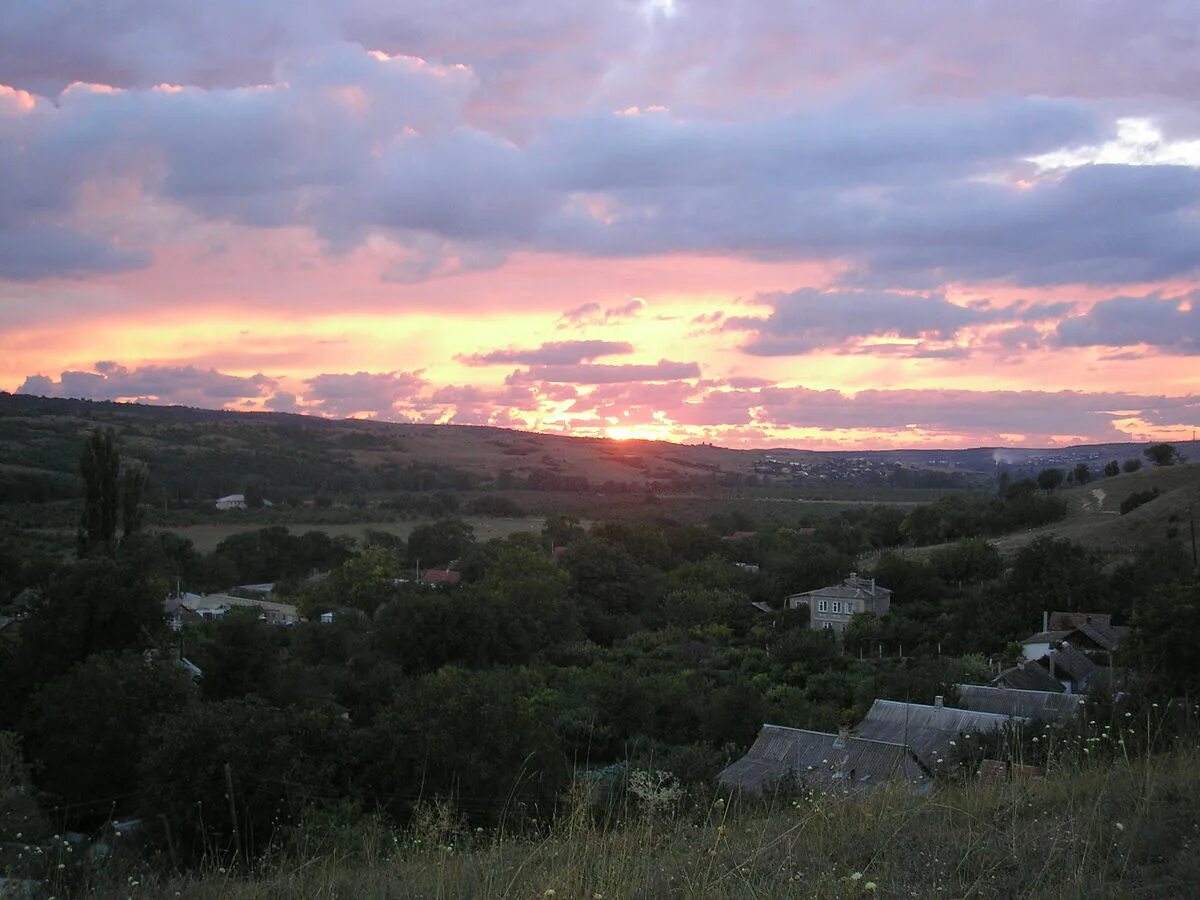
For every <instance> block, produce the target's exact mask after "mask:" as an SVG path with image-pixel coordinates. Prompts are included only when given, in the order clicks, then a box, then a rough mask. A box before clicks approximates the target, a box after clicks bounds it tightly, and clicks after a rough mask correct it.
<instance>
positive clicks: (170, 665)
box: [27, 651, 192, 816]
mask: <svg viewBox="0 0 1200 900" xmlns="http://www.w3.org/2000/svg"><path fill="white" fill-rule="evenodd" d="M191 695H192V688H191V684H190V681H189V678H188V675H187V673H186V672H184V670H183V669H182V668H180V667H179V666H178V665H176V664H175V662H174V661H173V660H171V661H154V660H151V661H147V659H146V658H145V657H144V656H143V654H142V653H140V652H136V651H134V652H128V653H124V654H122V655H120V656H110V655H107V654H102V655H96V656H91V657H89V658H88V659H86V660H84V661H83V662H81V663H79V664H78V665H77V666H75V667H74V668H72V669H71V670H70V671H68V672H66V673H64V674H63V675H60V676H59V677H58V678H55V679H54V680H53V681H50V682H48V683H47V684H45V685H44V686H43V687H42V688H41V689H40V690H39V691H38V692H37V694H36V695H34V697H33V700H32V702H31V704H30V712H29V724H28V729H27V734H28V743H29V753H30V756H31V758H32V759H33V760H34V761H35V762H36V763H37V767H38V770H39V772H40V775H39V778H38V782H39V786H40V787H42V788H43V789H45V790H48V791H50V792H51V793H53V794H55V795H57V796H58V797H61V798H62V799H63V800H64V801H66V802H68V803H80V802H86V801H92V800H96V799H98V798H101V797H112V796H114V795H117V794H125V793H128V792H129V791H132V790H134V789H135V788H136V787H137V767H138V762H139V759H140V753H141V746H140V744H141V740H142V737H143V735H144V734H145V733H146V731H147V730H148V729H149V728H150V727H151V725H152V724H153V723H154V721H155V719H156V718H157V717H158V716H160V715H164V714H166V713H168V712H170V711H172V710H175V709H177V708H179V707H180V706H183V705H184V704H186V703H187V702H188V701H189V699H190V698H191ZM90 811H91V812H93V813H97V814H99V815H101V816H106V815H108V814H109V810H108V808H107V807H100V808H96V807H91V810H90Z"/></svg>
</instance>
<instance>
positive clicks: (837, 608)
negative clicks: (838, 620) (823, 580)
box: [833, 600, 842, 613]
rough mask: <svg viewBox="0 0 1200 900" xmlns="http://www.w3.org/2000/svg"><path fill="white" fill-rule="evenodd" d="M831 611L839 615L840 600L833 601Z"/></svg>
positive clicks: (840, 608)
mask: <svg viewBox="0 0 1200 900" xmlns="http://www.w3.org/2000/svg"><path fill="white" fill-rule="evenodd" d="M833 611H834V612H835V613H840V612H841V611H842V601H841V600H834V601H833Z"/></svg>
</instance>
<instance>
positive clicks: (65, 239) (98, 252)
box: [0, 222, 150, 281]
mask: <svg viewBox="0 0 1200 900" xmlns="http://www.w3.org/2000/svg"><path fill="white" fill-rule="evenodd" d="M149 261H150V255H149V254H148V253H145V252H143V251H126V250H121V249H120V248H119V247H117V246H114V245H113V244H112V243H111V242H110V241H107V240H104V239H102V238H97V237H94V236H92V235H88V234H85V233H83V232H81V231H77V230H75V229H73V228H70V227H64V226H59V225H52V224H42V223H37V222H28V223H25V224H23V225H12V226H9V227H4V226H3V225H0V279H2V278H10V279H12V280H14V281H36V280H37V279H39V278H48V277H52V276H59V277H64V276H65V277H72V276H76V275H83V274H88V273H93V272H121V271H125V270H128V269H136V268H141V267H142V266H145V265H146V264H148V263H149Z"/></svg>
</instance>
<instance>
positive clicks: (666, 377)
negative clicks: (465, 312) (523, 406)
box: [506, 359, 700, 384]
mask: <svg viewBox="0 0 1200 900" xmlns="http://www.w3.org/2000/svg"><path fill="white" fill-rule="evenodd" d="M699 377H700V366H699V365H698V364H696V363H694V362H686V363H685V362H671V361H670V360H667V359H662V360H659V361H658V362H657V363H653V364H648V365H637V364H629V365H619V366H612V365H601V364H594V365H589V364H586V363H583V364H579V365H561V366H531V367H530V368H529V369H527V370H520V369H519V370H517V371H516V372H513V373H512V374H511V375H509V376H508V378H507V380H506V381H507V383H508V384H521V383H525V382H530V381H550V382H564V383H569V384H623V383H626V382H634V381H638V382H640V381H676V380H679V379H684V378H699Z"/></svg>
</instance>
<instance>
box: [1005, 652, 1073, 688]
mask: <svg viewBox="0 0 1200 900" xmlns="http://www.w3.org/2000/svg"><path fill="white" fill-rule="evenodd" d="M991 686H992V687H998V688H1012V689H1013V690H1019V691H1037V692H1039V693H1062V692H1063V686H1062V683H1061V682H1059V681H1058V680H1057V679H1054V678H1051V677H1050V673H1049V672H1047V671H1046V670H1045V669H1043V668H1042V667H1041V666H1039V665H1038V664H1037V662H1036V661H1035V660H1028V661H1027V662H1024V663H1022V664H1021V665H1019V666H1013V667H1012V668H1011V669H1005V670H1004V671H1003V672H1001V673H1000V674H999V675H997V676H996V677H995V678H993V679H992V681H991Z"/></svg>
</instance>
